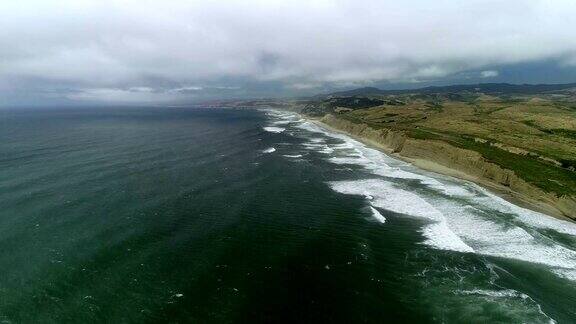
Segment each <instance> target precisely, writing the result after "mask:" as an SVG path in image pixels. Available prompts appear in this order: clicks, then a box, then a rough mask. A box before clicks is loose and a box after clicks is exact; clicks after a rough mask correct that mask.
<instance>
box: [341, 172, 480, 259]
mask: <svg viewBox="0 0 576 324" xmlns="http://www.w3.org/2000/svg"><path fill="white" fill-rule="evenodd" d="M330 186H331V187H332V189H333V190H334V191H337V192H340V193H344V194H351V195H361V196H364V197H366V196H372V197H373V199H372V200H371V201H370V204H371V205H372V206H375V207H379V208H383V209H386V210H389V211H392V212H395V213H399V214H404V215H409V216H414V217H421V218H426V219H428V220H430V221H431V223H430V224H428V225H426V226H425V227H424V230H423V234H424V236H425V237H426V241H425V242H424V243H425V244H428V245H431V246H434V247H436V248H439V249H446V250H454V251H460V252H473V249H472V248H471V247H470V246H468V245H466V244H465V243H464V242H463V241H462V240H461V239H460V238H459V237H458V236H457V235H456V234H454V232H452V231H451V230H450V228H448V226H447V224H446V219H445V218H444V216H443V215H442V213H440V212H439V211H438V210H436V209H435V208H434V207H433V206H432V205H430V204H429V203H427V202H426V201H425V200H423V199H422V198H420V197H419V196H418V195H416V194H414V193H412V192H409V191H406V190H402V189H399V188H396V187H395V186H394V185H393V184H391V183H389V182H387V181H385V180H380V179H367V180H357V181H336V182H331V183H330Z"/></svg>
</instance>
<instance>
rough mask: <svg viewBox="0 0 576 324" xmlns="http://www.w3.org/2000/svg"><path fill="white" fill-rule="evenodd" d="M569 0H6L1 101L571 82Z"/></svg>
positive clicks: (575, 51)
mask: <svg viewBox="0 0 576 324" xmlns="http://www.w3.org/2000/svg"><path fill="white" fill-rule="evenodd" d="M575 30H576V1H574V0H466V1H462V0H434V1H430V0H401V1H387V0H284V1H275V0H239V1H234V0H228V1H225V0H220V1H217V0H216V1H209V0H204V1H193V0H186V1H184V0H170V1H168V0H158V1H152V0H151V1H146V0H134V1H131V0H127V1H120V0H117V1H113V0H98V1H83V0H69V1H60V0H37V1H32V0H18V1H10V0H2V1H0V105H35V104H47V105H49V104H65V103H67V104H75V103H77V104H81V103H84V104H87V103H112V104H140V103H155V104H165V103H186V102H194V101H202V100H207V99H215V98H246V97H267V96H294V95H308V94H314V93H319V92H325V91H330V90H339V89H347V88H354V87H360V86H378V87H382V88H406V87H410V88H414V87H420V86H424V85H430V84H454V83H477V82H515V83H551V82H557V83H561V82H576V36H575Z"/></svg>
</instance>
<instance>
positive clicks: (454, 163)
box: [319, 114, 576, 220]
mask: <svg viewBox="0 0 576 324" xmlns="http://www.w3.org/2000/svg"><path fill="white" fill-rule="evenodd" d="M319 122H320V123H322V124H324V125H326V126H328V127H330V128H333V129H335V130H338V131H341V132H344V133H347V134H349V135H351V136H353V137H356V138H358V139H359V140H362V141H364V142H367V143H368V144H371V145H374V146H376V147H378V148H380V149H382V150H383V151H385V152H387V153H390V154H393V155H395V156H397V157H399V158H401V159H404V160H408V161H410V162H413V163H414V164H415V165H417V166H419V167H422V168H424V169H427V170H430V171H434V172H438V173H444V174H448V175H452V176H456V177H459V178H463V179H466V180H470V181H473V182H477V183H479V184H482V185H485V186H487V187H491V188H493V189H496V190H497V191H499V192H501V193H505V194H506V195H507V196H510V197H512V198H514V199H515V200H520V201H522V202H524V203H526V204H529V205H531V206H532V207H535V209H537V210H540V211H544V212H547V213H548V214H551V215H554V216H556V217H561V218H562V217H564V218H569V219H571V220H576V197H574V196H569V195H559V194H557V193H555V192H546V191H544V190H542V189H540V188H538V187H537V186H535V185H533V184H531V183H529V182H527V181H525V180H524V179H522V178H520V177H519V176H518V175H517V174H516V173H515V172H514V170H510V169H506V168H503V167H501V166H500V165H498V164H496V163H494V162H491V161H489V160H488V159H486V158H485V157H484V156H482V154H480V153H478V152H476V151H472V150H468V149H463V148H459V147H456V146H453V145H451V144H449V143H447V142H444V141H442V140H435V139H417V138H413V137H410V136H408V135H407V134H406V132H404V131H402V130H392V129H388V128H380V129H374V128H372V127H370V126H369V125H366V124H364V123H356V122H352V121H350V120H346V119H344V118H340V117H338V116H335V115H333V114H327V115H325V116H324V117H322V118H321V119H319Z"/></svg>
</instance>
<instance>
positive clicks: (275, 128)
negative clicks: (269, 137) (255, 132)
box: [263, 126, 286, 134]
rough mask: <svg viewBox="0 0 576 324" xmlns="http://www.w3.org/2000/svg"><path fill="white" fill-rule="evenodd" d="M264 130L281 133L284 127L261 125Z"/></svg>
mask: <svg viewBox="0 0 576 324" xmlns="http://www.w3.org/2000/svg"><path fill="white" fill-rule="evenodd" d="M263 128H264V130H265V131H267V132H270V133H277V134H278V133H282V132H283V131H285V130H286V128H282V127H274V126H267V127H263Z"/></svg>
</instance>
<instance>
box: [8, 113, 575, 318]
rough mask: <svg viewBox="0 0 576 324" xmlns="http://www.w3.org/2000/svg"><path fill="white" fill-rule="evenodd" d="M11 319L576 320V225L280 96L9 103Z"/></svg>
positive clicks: (9, 297) (9, 266)
mask: <svg viewBox="0 0 576 324" xmlns="http://www.w3.org/2000/svg"><path fill="white" fill-rule="evenodd" d="M0 269H1V270H0V323H147V322H150V323H157V322H169V323H246V322H250V323H271V322H290V323H306V322H317V323H324V322H340V323H356V322H368V323H372V322H375V323H382V322H402V323H488V322H489V323H496V322H497V323H555V322H556V323H574V322H576V306H575V305H576V224H574V223H568V222H565V221H561V220H557V219H554V218H551V217H548V216H544V215H541V214H539V213H537V212H533V211H529V210H526V209H523V208H520V207H517V206H515V205H513V204H511V203H509V202H507V201H505V200H503V199H501V198H499V197H497V196H495V195H493V194H491V193H490V192H488V191H486V190H484V189H482V188H480V187H479V186H477V185H474V184H472V183H469V182H466V181H462V180H457V179H454V178H450V177H447V176H442V175H438V174H434V173H430V172H425V171H421V170H419V169H417V168H415V167H413V166H411V165H410V164H407V163H405V162H402V161H399V160H396V159H394V158H391V157H389V156H387V155H385V154H383V153H381V152H379V151H377V150H374V149H372V148H370V147H367V146H365V145H364V144H362V143H359V142H357V141H355V140H353V139H351V138H349V137H347V136H345V135H342V134H339V133H334V132H332V131H329V130H327V129H324V128H322V127H320V126H318V125H316V124H314V123H311V122H310V121H307V120H304V119H302V118H301V117H300V116H299V115H297V114H295V113H291V112H285V111H279V110H258V109H245V110H235V109H185V108H134V107H132V108H77V109H71V108H67V109H36V110H35V109H13V110H9V109H4V110H0Z"/></svg>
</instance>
